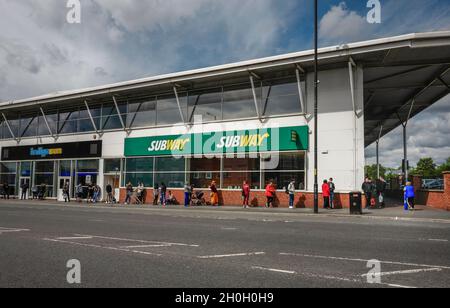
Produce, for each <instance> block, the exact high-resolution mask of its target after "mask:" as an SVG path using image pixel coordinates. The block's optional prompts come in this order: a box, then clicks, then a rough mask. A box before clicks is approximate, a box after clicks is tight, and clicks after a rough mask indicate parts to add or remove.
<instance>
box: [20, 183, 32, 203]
mask: <svg viewBox="0 0 450 308" xmlns="http://www.w3.org/2000/svg"><path fill="white" fill-rule="evenodd" d="M21 188H22V195H21V197H20V200H26V199H27V193H28V189H29V188H30V185H29V184H28V182H24V183H23V184H22V187H21Z"/></svg>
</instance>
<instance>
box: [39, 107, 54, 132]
mask: <svg viewBox="0 0 450 308" xmlns="http://www.w3.org/2000/svg"><path fill="white" fill-rule="evenodd" d="M45 113H46V114H45V118H46V119H47V123H48V126H50V129H51V130H52V133H53V134H56V133H57V129H58V114H57V113H56V112H53V113H47V111H45ZM38 122H39V127H38V135H39V136H48V135H50V132H49V131H48V127H47V124H46V123H45V120H44V117H43V116H42V115H41V116H39V121H38Z"/></svg>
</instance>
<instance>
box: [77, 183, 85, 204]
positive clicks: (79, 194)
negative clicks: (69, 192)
mask: <svg viewBox="0 0 450 308" xmlns="http://www.w3.org/2000/svg"><path fill="white" fill-rule="evenodd" d="M75 192H76V195H77V202H82V201H83V185H82V184H81V183H79V184H78V185H77V187H76V190H75Z"/></svg>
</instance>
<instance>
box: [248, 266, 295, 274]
mask: <svg viewBox="0 0 450 308" xmlns="http://www.w3.org/2000/svg"><path fill="white" fill-rule="evenodd" d="M252 268H253V269H257V270H263V271H269V272H275V273H283V274H291V275H294V274H297V272H294V271H287V270H282V269H276V268H267V267H261V266H252Z"/></svg>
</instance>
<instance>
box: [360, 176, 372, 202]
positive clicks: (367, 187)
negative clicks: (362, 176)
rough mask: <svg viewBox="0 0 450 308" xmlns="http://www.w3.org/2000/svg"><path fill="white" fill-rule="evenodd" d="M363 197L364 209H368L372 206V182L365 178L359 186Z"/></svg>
mask: <svg viewBox="0 0 450 308" xmlns="http://www.w3.org/2000/svg"><path fill="white" fill-rule="evenodd" d="M361 188H362V191H363V192H364V196H365V198H366V209H368V208H370V207H371V205H372V193H373V190H374V187H373V183H372V180H371V179H370V178H369V177H367V178H366V180H365V181H364V183H363V184H362V186H361Z"/></svg>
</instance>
